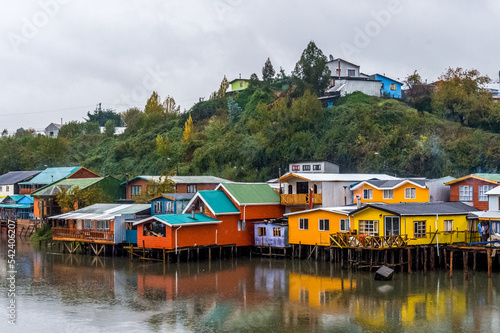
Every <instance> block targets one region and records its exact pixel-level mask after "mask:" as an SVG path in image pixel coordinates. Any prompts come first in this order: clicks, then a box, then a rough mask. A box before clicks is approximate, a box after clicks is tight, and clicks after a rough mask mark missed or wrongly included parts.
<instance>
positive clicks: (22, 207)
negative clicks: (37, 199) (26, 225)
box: [0, 195, 33, 220]
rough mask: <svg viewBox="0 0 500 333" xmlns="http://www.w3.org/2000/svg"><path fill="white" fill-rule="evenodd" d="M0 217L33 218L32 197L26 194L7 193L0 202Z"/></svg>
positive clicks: (12, 218)
mask: <svg viewBox="0 0 500 333" xmlns="http://www.w3.org/2000/svg"><path fill="white" fill-rule="evenodd" d="M0 218H1V219H11V220H19V219H25V220H28V219H33V198H32V197H30V196H28V195H8V196H7V197H5V198H4V200H3V201H2V203H0Z"/></svg>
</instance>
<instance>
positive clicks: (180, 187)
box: [175, 184, 219, 193]
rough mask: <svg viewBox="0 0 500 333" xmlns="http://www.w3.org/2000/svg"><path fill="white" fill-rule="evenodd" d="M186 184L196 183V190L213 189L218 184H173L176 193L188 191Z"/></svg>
mask: <svg viewBox="0 0 500 333" xmlns="http://www.w3.org/2000/svg"><path fill="white" fill-rule="evenodd" d="M188 185H196V191H210V190H215V188H216V187H217V185H219V184H175V188H176V192H177V193H188V192H187V187H188Z"/></svg>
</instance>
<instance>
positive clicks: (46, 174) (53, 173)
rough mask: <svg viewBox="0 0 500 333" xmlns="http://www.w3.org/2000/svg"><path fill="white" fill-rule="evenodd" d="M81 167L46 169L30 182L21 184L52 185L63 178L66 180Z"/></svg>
mask: <svg viewBox="0 0 500 333" xmlns="http://www.w3.org/2000/svg"><path fill="white" fill-rule="evenodd" d="M80 168H81V167H79V166H77V167H62V168H47V169H45V170H43V171H42V172H40V173H39V174H38V175H36V176H35V177H33V178H32V179H31V180H29V181H26V182H23V183H21V184H52V183H53V182H56V181H58V180H61V179H63V178H67V177H69V176H71V175H72V174H74V173H75V172H77V171H78V170H79V169H80Z"/></svg>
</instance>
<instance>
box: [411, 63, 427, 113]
mask: <svg viewBox="0 0 500 333" xmlns="http://www.w3.org/2000/svg"><path fill="white" fill-rule="evenodd" d="M405 82H406V85H407V86H408V90H406V93H405V102H406V103H407V104H408V105H410V106H412V107H414V108H415V109H417V111H419V112H423V111H429V112H431V111H432V106H431V102H432V98H431V95H432V92H433V88H432V86H431V85H429V84H427V83H425V82H422V78H421V76H420V74H418V72H417V71H416V70H415V71H414V72H413V74H411V75H408V77H407V78H406V81H405Z"/></svg>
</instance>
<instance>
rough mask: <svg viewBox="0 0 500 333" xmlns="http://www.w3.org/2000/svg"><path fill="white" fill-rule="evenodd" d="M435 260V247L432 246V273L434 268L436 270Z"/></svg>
mask: <svg viewBox="0 0 500 333" xmlns="http://www.w3.org/2000/svg"><path fill="white" fill-rule="evenodd" d="M434 259H435V255H434V246H431V271H433V270H434V268H435V266H434Z"/></svg>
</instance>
